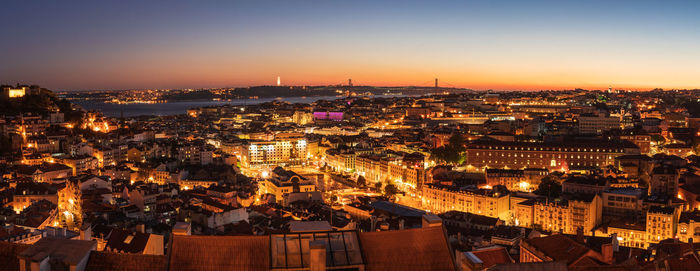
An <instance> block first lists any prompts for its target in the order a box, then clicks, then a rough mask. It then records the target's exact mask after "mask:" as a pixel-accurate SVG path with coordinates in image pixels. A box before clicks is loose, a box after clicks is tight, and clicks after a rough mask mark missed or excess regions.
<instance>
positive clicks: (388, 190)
mask: <svg viewBox="0 0 700 271" xmlns="http://www.w3.org/2000/svg"><path fill="white" fill-rule="evenodd" d="M398 193H399V188H398V187H396V185H395V184H393V183H390V184H387V185H386V186H385V187H384V195H386V196H387V197H389V198H391V197H393V196H394V195H396V194H398Z"/></svg>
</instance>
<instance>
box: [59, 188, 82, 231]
mask: <svg viewBox="0 0 700 271" xmlns="http://www.w3.org/2000/svg"><path fill="white" fill-rule="evenodd" d="M81 195H82V193H81V191H80V187H79V186H78V184H76V183H75V182H73V181H66V187H65V188H63V189H61V190H59V191H58V208H57V218H56V221H57V222H58V224H59V225H61V226H62V227H66V228H69V229H80V227H81V226H82V224H83V208H82V199H81Z"/></svg>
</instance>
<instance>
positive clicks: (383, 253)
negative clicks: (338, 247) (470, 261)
mask: <svg viewBox="0 0 700 271" xmlns="http://www.w3.org/2000/svg"><path fill="white" fill-rule="evenodd" d="M360 244H361V246H362V250H363V255H364V258H365V267H366V270H368V271H374V270H382V271H391V270H396V271H410V270H455V265H454V261H453V256H452V252H451V251H450V248H449V246H448V243H447V239H446V238H445V233H444V231H443V228H442V227H428V228H420V229H410V230H400V231H387V232H365V233H360Z"/></svg>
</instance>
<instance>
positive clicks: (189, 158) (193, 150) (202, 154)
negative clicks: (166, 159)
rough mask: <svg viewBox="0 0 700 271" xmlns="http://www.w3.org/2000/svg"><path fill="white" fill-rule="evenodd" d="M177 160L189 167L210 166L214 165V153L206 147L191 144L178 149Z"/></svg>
mask: <svg viewBox="0 0 700 271" xmlns="http://www.w3.org/2000/svg"><path fill="white" fill-rule="evenodd" d="M177 159H178V160H179V161H180V162H181V163H183V164H187V165H208V164H211V163H212V159H213V152H212V151H211V150H209V149H207V147H206V146H200V145H197V144H189V145H184V146H180V147H178V148H177Z"/></svg>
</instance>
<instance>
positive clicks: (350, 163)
mask: <svg viewBox="0 0 700 271" xmlns="http://www.w3.org/2000/svg"><path fill="white" fill-rule="evenodd" d="M355 157H356V155H355V153H354V152H338V151H334V150H329V151H327V152H326V165H327V166H329V167H330V168H332V169H333V170H335V171H339V172H342V171H347V172H351V171H354V170H355Z"/></svg>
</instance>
